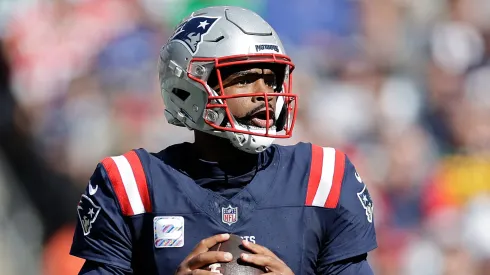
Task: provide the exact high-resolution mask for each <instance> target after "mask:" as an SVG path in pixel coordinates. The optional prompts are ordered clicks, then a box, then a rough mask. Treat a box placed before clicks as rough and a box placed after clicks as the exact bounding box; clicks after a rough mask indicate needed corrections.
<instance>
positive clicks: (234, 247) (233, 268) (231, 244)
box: [205, 234, 265, 275]
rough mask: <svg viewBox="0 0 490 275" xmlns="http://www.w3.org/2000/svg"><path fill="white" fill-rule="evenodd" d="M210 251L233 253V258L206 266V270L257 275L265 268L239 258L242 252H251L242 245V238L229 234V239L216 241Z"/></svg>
mask: <svg viewBox="0 0 490 275" xmlns="http://www.w3.org/2000/svg"><path fill="white" fill-rule="evenodd" d="M209 250H211V251H225V252H230V253H231V254H232V255H233V260H232V261H231V262H228V263H216V264H212V265H210V266H208V267H206V268H205V269H206V270H209V271H213V272H220V274H223V275H258V274H264V273H265V270H263V269H262V268H261V267H257V266H253V265H250V264H248V263H246V262H243V261H242V260H241V259H240V255H241V254H242V253H251V252H250V251H248V250H246V249H245V247H243V245H242V239H241V238H240V237H239V236H237V235H233V234H230V239H228V240H227V241H225V242H222V243H218V244H216V245H215V246H213V247H211V248H210V249H209Z"/></svg>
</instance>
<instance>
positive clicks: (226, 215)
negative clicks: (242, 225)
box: [221, 205, 238, 225]
mask: <svg viewBox="0 0 490 275" xmlns="http://www.w3.org/2000/svg"><path fill="white" fill-rule="evenodd" d="M221 221H223V223H226V224H227V225H232V224H234V223H236V222H237V221H238V207H231V205H228V207H222V208H221Z"/></svg>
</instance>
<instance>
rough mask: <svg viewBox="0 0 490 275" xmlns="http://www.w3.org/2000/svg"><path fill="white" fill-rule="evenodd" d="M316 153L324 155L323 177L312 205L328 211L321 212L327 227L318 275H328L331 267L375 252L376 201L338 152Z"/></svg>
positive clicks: (316, 188)
mask: <svg viewBox="0 0 490 275" xmlns="http://www.w3.org/2000/svg"><path fill="white" fill-rule="evenodd" d="M316 151H318V152H320V153H321V152H323V158H319V159H323V162H322V163H323V164H318V167H319V170H321V173H319V174H321V175H320V176H318V177H319V178H320V180H319V184H318V186H315V190H317V191H316V193H315V194H314V196H313V195H312V196H311V197H312V199H311V205H313V206H321V207H323V208H327V209H329V210H328V211H324V212H322V213H323V215H322V216H323V220H324V221H325V222H326V223H327V224H325V226H324V227H323V234H322V235H323V245H322V250H321V252H320V253H319V255H318V263H317V267H318V269H317V270H318V271H320V273H319V274H324V273H322V272H323V271H325V272H326V270H327V269H328V267H329V265H331V264H332V263H335V262H340V261H343V260H346V259H350V258H354V257H357V256H359V255H364V254H366V253H368V252H369V251H371V250H373V249H375V248H376V247H377V241H376V232H375V227H374V213H373V209H374V206H373V201H372V199H371V196H370V194H369V191H368V187H367V185H366V184H365V183H364V182H363V180H362V179H361V177H360V176H359V174H358V173H357V171H356V169H355V167H354V165H353V164H352V163H351V161H350V160H349V158H348V157H347V156H346V155H345V154H344V153H342V152H341V151H339V150H336V149H333V148H323V149H318V150H316ZM313 154H315V150H313ZM314 159H315V158H313V160H314ZM312 165H315V163H314V162H313V164H312ZM312 167H313V166H312ZM312 171H314V169H313V168H312ZM312 173H313V172H312ZM311 177H315V175H314V174H312V175H311ZM307 203H308V201H307ZM329 274H330V273H329Z"/></svg>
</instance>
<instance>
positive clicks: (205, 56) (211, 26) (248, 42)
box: [158, 6, 297, 153]
mask: <svg viewBox="0 0 490 275" xmlns="http://www.w3.org/2000/svg"><path fill="white" fill-rule="evenodd" d="M250 63H274V64H279V65H275V66H279V67H280V68H281V70H280V71H281V74H282V75H277V74H276V81H277V83H276V84H277V87H276V88H275V91H274V93H256V94H239V95H226V94H223V90H224V89H223V82H222V79H221V72H220V70H222V69H223V68H224V67H227V66H235V65H242V64H250ZM282 67H283V68H284V70H282ZM293 69H294V65H293V63H292V62H291V59H290V58H289V57H288V56H287V55H286V54H285V50H284V47H283V45H282V43H281V41H280V40H279V37H278V35H277V34H276V32H275V31H274V30H273V29H272V27H271V26H270V25H269V24H268V23H267V22H265V21H264V19H262V18H261V17H260V16H259V15H257V14H256V13H254V12H252V11H250V10H247V9H243V8H239V7H229V6H217V7H209V8H204V9H201V10H198V11H196V12H194V13H192V14H191V15H190V16H189V17H187V18H185V19H184V20H183V21H182V22H181V23H180V24H179V25H178V26H177V28H176V29H175V31H174V33H173V34H172V36H171V37H170V38H169V40H168V41H167V43H166V44H165V45H164V46H163V47H162V49H161V52H160V60H159V66H158V70H159V78H160V86H161V92H162V96H163V100H164V103H165V116H166V118H167V121H168V122H169V123H171V124H174V125H177V126H183V127H188V128H189V129H194V130H197V131H202V132H206V133H209V134H212V135H216V136H220V137H224V138H227V139H229V140H230V141H231V143H232V144H233V145H234V146H235V147H237V148H239V149H241V150H243V151H245V152H249V153H259V152H262V151H264V150H265V149H267V148H268V147H269V146H270V145H271V144H272V142H273V141H274V138H289V137H291V135H292V130H293V127H294V121H295V118H296V106H297V98H296V95H294V94H292V93H291V92H290V89H291V87H292V77H291V72H292V71H293ZM210 75H213V77H215V78H216V77H217V81H218V86H217V87H219V88H217V89H216V90H215V89H213V88H212V87H211V86H210V85H209V84H208V79H209V78H210ZM214 81H216V80H214ZM254 96H261V97H263V98H265V106H266V107H265V108H266V112H265V113H266V114H267V119H266V121H267V124H266V126H265V127H256V126H252V125H245V124H243V123H239V122H238V121H237V119H236V118H235V117H234V116H233V114H231V112H230V110H229V109H228V106H227V99H230V98H236V97H254ZM272 97H277V100H275V101H276V106H275V108H274V110H275V113H274V116H275V117H274V119H271V118H269V109H268V108H269V103H268V101H267V99H268V98H272ZM270 121H273V122H272V123H270Z"/></svg>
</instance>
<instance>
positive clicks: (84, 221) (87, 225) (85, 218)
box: [77, 195, 100, 236]
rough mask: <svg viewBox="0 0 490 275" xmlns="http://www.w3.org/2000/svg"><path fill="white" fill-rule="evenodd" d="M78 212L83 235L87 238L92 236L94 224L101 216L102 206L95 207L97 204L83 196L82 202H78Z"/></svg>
mask: <svg viewBox="0 0 490 275" xmlns="http://www.w3.org/2000/svg"><path fill="white" fill-rule="evenodd" d="M77 212H78V218H79V219H80V224H81V225H82V229H83V235H85V236H87V235H88V234H90V229H92V224H93V223H94V222H95V220H96V219H97V216H98V215H99V212H100V206H97V205H95V203H94V202H93V201H92V200H91V199H90V198H89V197H87V196H86V195H82V198H81V199H80V202H78V206H77Z"/></svg>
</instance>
